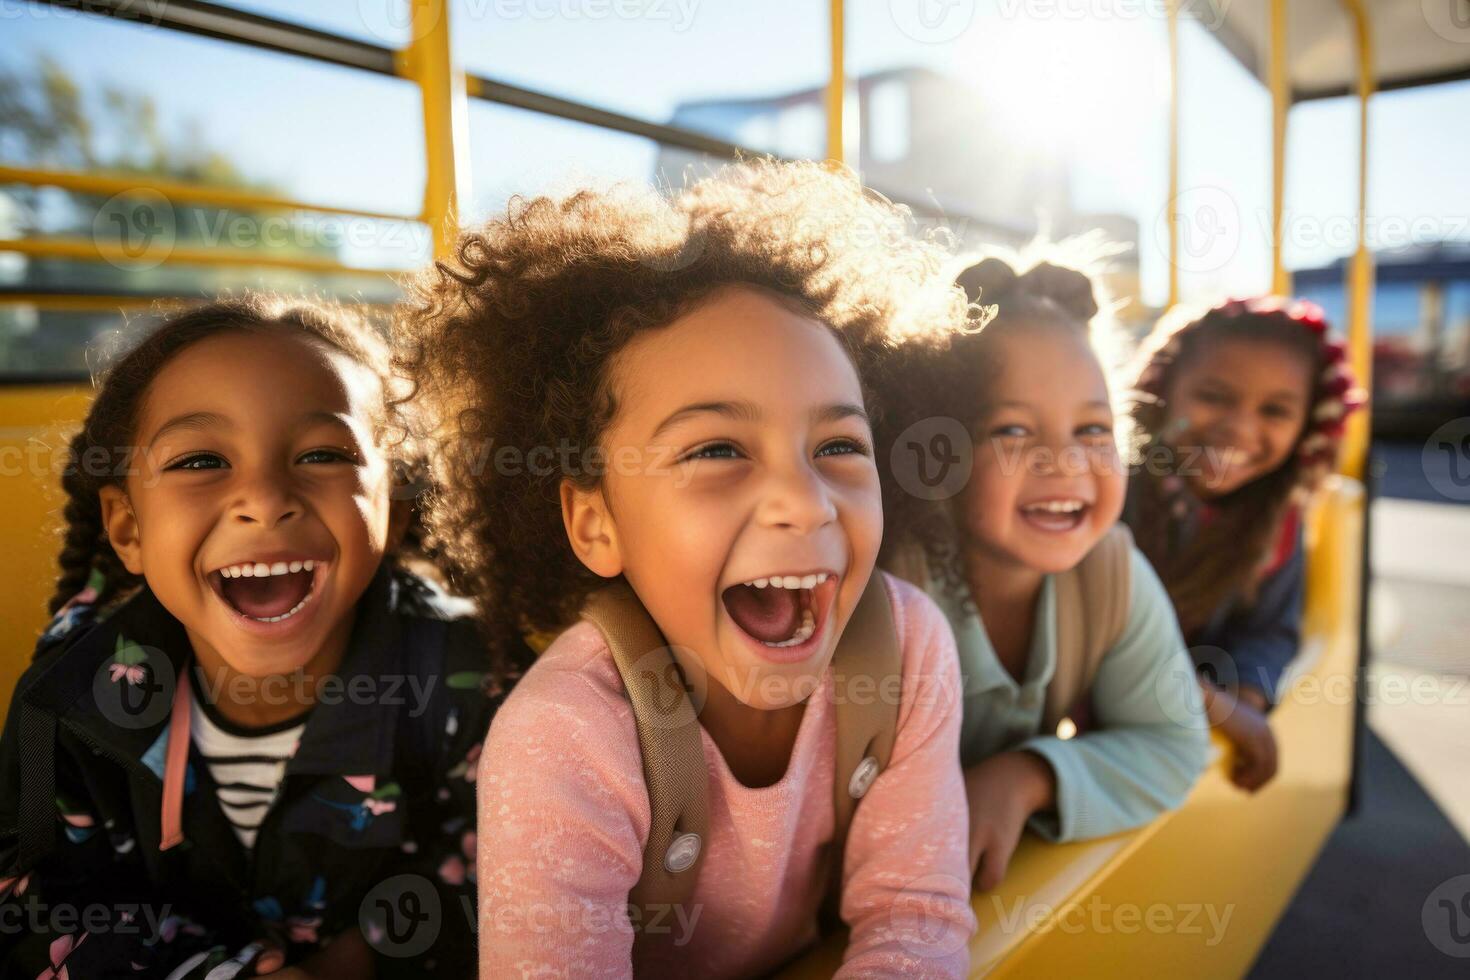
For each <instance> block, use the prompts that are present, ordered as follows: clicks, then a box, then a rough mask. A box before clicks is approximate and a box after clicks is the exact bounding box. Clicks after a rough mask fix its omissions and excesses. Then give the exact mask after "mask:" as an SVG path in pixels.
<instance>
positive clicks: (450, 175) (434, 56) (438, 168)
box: [399, 0, 470, 259]
mask: <svg viewBox="0 0 1470 980" xmlns="http://www.w3.org/2000/svg"><path fill="white" fill-rule="evenodd" d="M405 2H407V3H408V4H409V9H410V12H411V22H410V23H411V27H410V41H409V44H408V47H407V48H404V49H403V51H401V52H400V53H399V74H401V75H403V76H404V77H406V78H409V79H411V80H413V81H414V82H417V83H418V86H419V91H420V93H421V95H422V100H423V110H424V151H425V158H424V159H425V164H426V166H425V177H424V210H423V220H424V223H425V224H427V225H428V226H429V229H430V231H431V232H432V233H433V236H434V257H435V258H436V259H438V258H444V257H446V256H448V255H450V254H451V253H452V252H453V251H454V241H455V238H456V236H457V235H458V232H459V229H458V218H459V207H460V204H461V202H462V201H464V200H467V199H468V197H469V172H470V171H469V165H468V152H467V151H468V147H469V109H468V106H467V103H466V101H465V79H464V72H463V71H462V70H460V67H459V65H458V64H457V63H456V62H455V60H454V50H453V46H452V44H451V43H450V37H449V10H448V4H447V2H446V0H405Z"/></svg>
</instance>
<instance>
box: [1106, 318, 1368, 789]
mask: <svg viewBox="0 0 1470 980" xmlns="http://www.w3.org/2000/svg"><path fill="white" fill-rule="evenodd" d="M1140 363H1141V367H1140V369H1139V372H1138V375H1137V382H1136V384H1135V397H1134V407H1133V411H1132V416H1133V421H1134V425H1135V431H1136V436H1137V439H1138V447H1137V453H1138V460H1137V463H1138V465H1137V469H1136V472H1135V475H1134V476H1133V478H1132V480H1131V481H1130V483H1129V487H1128V506H1127V513H1126V520H1127V521H1128V523H1129V524H1130V525H1131V526H1132V528H1133V533H1134V535H1135V537H1136V538H1137V540H1138V544H1139V547H1141V548H1142V549H1143V551H1144V553H1145V554H1146V555H1148V557H1149V560H1150V561H1151V562H1152V563H1153V565H1154V567H1155V568H1156V569H1157V570H1158V573H1159V575H1160V577H1161V578H1162V579H1163V581H1164V584H1165V586H1166V587H1167V588H1168V590H1169V596H1170V598H1171V599H1172V600H1173V603H1174V608H1175V610H1176V612H1177V613H1178V615H1179V622H1180V624H1181V625H1182V626H1183V628H1184V634H1185V636H1186V637H1188V638H1189V642H1190V644H1191V647H1192V652H1193V653H1194V655H1195V659H1196V661H1197V662H1198V663H1199V666H1200V668H1201V671H1202V673H1205V674H1206V675H1207V676H1206V677H1205V678H1202V680H1201V683H1202V684H1203V687H1204V691H1205V695H1206V701H1207V705H1208V710H1209V715H1210V719H1211V722H1212V724H1214V725H1216V726H1217V727H1218V728H1219V729H1220V730H1221V731H1222V732H1223V733H1224V734H1225V735H1226V737H1228V738H1229V739H1230V741H1231V742H1232V743H1233V744H1234V746H1235V748H1236V756H1235V762H1234V768H1233V771H1232V778H1233V779H1234V781H1235V783H1236V784H1237V785H1239V786H1241V787H1242V788H1244V789H1248V790H1251V791H1254V790H1257V789H1259V788H1260V787H1261V786H1263V785H1265V784H1266V783H1267V782H1269V781H1270V779H1271V778H1272V777H1273V776H1274V775H1275V773H1276V767H1277V754H1276V742H1275V739H1274V737H1273V736H1272V734H1271V728H1270V726H1269V724H1267V720H1266V715H1267V713H1268V712H1269V711H1270V709H1271V706H1272V705H1273V704H1274V703H1275V701H1276V698H1277V696H1278V693H1279V692H1278V688H1279V685H1280V682H1281V676H1282V673H1283V672H1284V671H1285V669H1286V667H1287V665H1288V664H1289V663H1290V661H1291V660H1292V658H1293V657H1295V656H1296V652H1297V646H1298V643H1299V639H1300V625H1301V613H1302V579H1303V556H1302V544H1301V513H1302V506H1303V505H1304V504H1305V503H1306V501H1307V500H1308V499H1309V498H1310V496H1311V494H1312V492H1313V491H1314V490H1315V489H1316V488H1317V487H1318V486H1319V485H1320V483H1321V481H1322V479H1323V477H1324V476H1326V474H1327V473H1328V472H1329V471H1330V470H1331V468H1332V465H1333V463H1334V462H1335V460H1336V459H1337V451H1338V445H1339V442H1340V441H1341V437H1342V433H1343V430H1344V426H1345V423H1346V420H1347V416H1348V415H1349V414H1350V413H1351V412H1352V411H1353V410H1354V409H1355V408H1356V407H1358V406H1359V405H1360V404H1362V402H1363V393H1362V392H1361V391H1360V390H1359V389H1358V388H1357V386H1356V385H1355V384H1354V382H1353V377H1352V371H1351V369H1350V368H1349V366H1348V362H1347V355H1346V350H1345V348H1344V346H1343V344H1342V342H1341V341H1339V340H1335V339H1331V338H1329V337H1328V327H1327V322H1326V320H1325V319H1324V318H1323V315H1322V310H1321V309H1320V308H1319V307H1317V306H1316V305H1315V304H1312V303H1308V302H1302V301H1297V302H1291V301H1288V300H1285V299H1282V298H1280V297H1275V296H1266V297H1259V298H1255V299H1246V300H1232V301H1230V302H1228V303H1224V304H1222V305H1220V306H1217V307H1215V308H1214V309H1212V310H1209V311H1208V312H1206V313H1205V314H1204V315H1202V316H1195V317H1190V316H1188V315H1183V314H1181V315H1175V316H1171V317H1166V318H1165V319H1164V320H1162V321H1160V323H1159V324H1158V326H1157V327H1156V328H1155V330H1154V331H1153V333H1152V334H1151V335H1150V336H1149V338H1148V339H1147V341H1146V342H1145V344H1144V347H1143V349H1142V351H1141V353H1140Z"/></svg>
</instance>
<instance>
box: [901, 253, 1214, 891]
mask: <svg viewBox="0 0 1470 980" xmlns="http://www.w3.org/2000/svg"><path fill="white" fill-rule="evenodd" d="M959 282H960V283H961V284H962V285H963V286H964V287H965V289H966V292H967V293H968V295H969V297H970V299H972V300H975V301H977V302H979V303H981V304H986V305H988V306H991V307H993V308H994V311H995V316H994V319H992V320H991V321H990V322H989V323H987V324H985V325H984V326H983V327H982V328H980V329H979V330H973V329H966V330H957V331H950V332H943V333H940V334H937V335H935V336H925V337H920V338H919V339H917V340H916V341H914V342H911V343H909V344H906V345H905V347H904V348H903V349H902V350H901V351H900V353H899V354H898V355H896V356H894V357H892V358H890V359H889V363H890V364H891V365H893V368H892V370H890V371H888V372H886V373H885V374H884V376H883V379H882V381H881V382H880V389H879V393H878V396H879V398H880V400H882V401H883V402H884V403H885V405H886V406H887V407H888V408H889V412H888V414H887V416H886V422H885V425H884V426H883V427H882V431H880V433H879V445H880V452H891V453H893V454H894V458H895V464H896V465H895V469H894V470H893V473H894V474H895V477H897V479H896V481H895V484H896V485H891V486H885V488H884V498H885V504H886V505H887V508H888V513H889V521H888V533H887V537H886V538H885V541H884V551H885V559H884V560H885V562H886V564H885V566H884V567H887V568H891V569H893V570H895V571H897V572H898V573H899V574H901V575H904V576H906V577H908V578H910V580H912V581H914V582H917V583H920V584H922V585H923V586H924V587H925V588H926V589H927V590H928V592H929V594H930V595H931V596H933V597H934V598H935V599H936V600H937V601H938V602H939V604H940V606H941V608H942V609H943V610H944V611H945V613H946V615H947V617H948V619H949V623H950V626H951V627H953V629H954V632H955V640H956V643H957V645H958V651H959V657H960V667H961V670H962V672H963V675H964V683H965V705H964V723H963V729H962V735H961V741H960V758H961V761H962V763H963V765H964V770H965V788H966V796H967V797H968V799H969V811H970V831H969V834H970V853H969V858H970V870H971V872H972V873H973V874H975V876H976V877H975V881H976V886H977V887H978V888H980V889H982V890H984V889H990V888H993V887H995V886H996V885H997V884H999V883H1000V881H1001V880H1002V878H1003V877H1004V875H1005V872H1006V869H1007V866H1008V865H1009V863H1010V859H1011V856H1012V854H1013V852H1014V850H1015V848H1016V845H1017V843H1018V841H1019V839H1020V837H1021V834H1022V832H1023V830H1024V829H1025V828H1026V827H1027V826H1028V825H1029V826H1030V827H1031V828H1033V829H1034V830H1035V831H1036V832H1038V833H1039V834H1040V835H1041V836H1042V837H1044V838H1046V839H1048V840H1053V841H1071V840H1080V839H1086V838H1090V837H1098V836H1103V835H1106V834H1111V833H1116V832H1118V831H1121V830H1125V829H1128V828H1131V827H1136V826H1138V825H1140V824H1143V823H1145V822H1147V821H1148V820H1150V819H1152V818H1153V817H1155V816H1157V815H1158V814H1159V813H1161V812H1163V811H1164V810H1165V809H1168V808H1170V807H1173V806H1176V805H1178V804H1179V803H1181V802H1182V801H1183V799H1184V797H1185V795H1186V794H1187V792H1188V791H1189V789H1190V787H1191V786H1192V785H1193V783H1194V781H1195V778H1196V777H1197V776H1198V775H1199V773H1200V771H1201V770H1202V769H1203V767H1204V764H1205V759H1206V751H1207V738H1206V728H1205V725H1204V721H1203V717H1202V715H1201V709H1200V705H1199V695H1198V691H1197V690H1196V689H1195V687H1194V685H1193V684H1192V683H1191V684H1188V685H1187V686H1185V685H1183V684H1180V683H1177V682H1176V681H1177V679H1178V678H1180V677H1183V678H1188V677H1190V676H1192V675H1191V671H1190V666H1189V660H1188V656H1187V654H1186V652H1185V647H1184V641H1183V639H1182V638H1181V637H1180V635H1179V627H1178V625H1177V624H1176V622H1175V620H1174V614H1173V610H1172V609H1171V608H1170V606H1169V599H1168V595H1167V593H1166V592H1165V591H1164V589H1163V586H1162V585H1160V584H1159V581H1158V578H1157V576H1155V575H1154V573H1153V570H1152V569H1151V568H1150V567H1149V565H1148V562H1147V561H1146V560H1145V559H1144V558H1143V556H1142V555H1140V554H1139V553H1138V551H1137V549H1135V548H1133V547H1132V544H1131V542H1130V541H1129V539H1128V536H1127V532H1126V530H1124V529H1122V528H1119V527H1117V526H1116V521H1117V518H1118V515H1119V512H1120V511H1121V510H1122V506H1123V496H1124V486H1125V474H1124V468H1123V464H1122V462H1121V460H1120V458H1119V454H1118V450H1117V444H1116V441H1115V438H1114V431H1113V421H1114V419H1113V408H1112V400H1111V397H1110V394H1109V387H1108V383H1107V378H1106V374H1105V371H1104V369H1103V364H1102V362H1101V359H1100V358H1099V354H1098V351H1099V349H1105V348H1106V346H1107V344H1106V342H1105V341H1106V337H1105V335H1104V329H1103V328H1104V323H1102V322H1099V323H1096V324H1094V323H1093V321H1094V319H1096V320H1098V321H1103V320H1104V319H1105V318H1103V317H1100V316H1099V315H1098V313H1099V309H1098V304H1097V302H1096V300H1095V298H1094V294H1093V286H1092V282H1091V281H1090V279H1089V278H1088V277H1087V276H1086V275H1084V274H1083V273H1081V272H1078V271H1076V270H1074V269H1071V268H1065V267H1062V266H1059V265H1054V264H1051V263H1049V262H1042V263H1040V264H1038V265H1035V266H1034V267H1032V268H1031V269H1030V270H1029V271H1026V272H1025V273H1024V274H1019V275H1018V274H1017V272H1016V271H1015V269H1014V268H1013V267H1012V266H1011V264H1010V263H1009V262H1007V261H1005V260H1004V259H1002V258H999V257H990V258H986V259H985V260H984V261H982V262H980V263H978V264H976V265H974V266H971V267H970V268H968V269H966V270H965V271H964V272H963V273H961V274H960V276H959ZM940 422H943V423H947V424H948V425H949V427H950V428H952V429H953V430H954V433H955V435H953V436H952V437H951V438H950V439H949V440H948V443H949V444H950V445H951V446H952V445H953V444H955V443H959V442H963V449H964V450H968V452H963V453H959V454H955V453H951V454H952V455H954V456H956V458H959V457H961V456H963V457H968V458H969V459H970V460H971V462H970V468H969V471H968V476H967V478H966V479H964V480H963V482H961V481H958V480H957V481H955V483H954V485H953V486H951V487H949V488H948V490H946V491H945V492H936V493H926V492H923V491H919V490H918V489H917V488H916V487H915V486H914V485H913V484H912V482H911V481H905V480H903V479H902V475H903V474H904V472H905V471H904V469H903V468H901V467H899V466H897V463H898V462H899V461H900V460H901V459H903V458H904V457H905V454H908V453H911V452H922V451H923V450H924V446H925V445H926V444H929V445H939V444H937V443H932V442H930V441H928V440H926V439H924V438H923V437H922V436H921V437H920V438H917V439H916V438H915V437H914V434H915V433H923V432H925V431H926V430H932V431H937V429H935V426H936V425H937V424H938V423H940ZM957 472H958V473H960V474H962V475H963V474H964V472H965V471H964V469H963V468H961V469H959V470H957ZM916 491H917V492H916Z"/></svg>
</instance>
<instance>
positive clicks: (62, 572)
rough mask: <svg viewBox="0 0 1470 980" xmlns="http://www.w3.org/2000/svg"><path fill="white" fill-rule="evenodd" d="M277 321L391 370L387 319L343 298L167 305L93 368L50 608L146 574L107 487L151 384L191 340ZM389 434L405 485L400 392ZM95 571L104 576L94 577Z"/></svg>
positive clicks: (68, 484) (70, 465) (120, 473)
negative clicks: (108, 507)
mask: <svg viewBox="0 0 1470 980" xmlns="http://www.w3.org/2000/svg"><path fill="white" fill-rule="evenodd" d="M267 330H277V331H285V332H290V333H299V334H305V335H307V336H309V337H311V338H313V339H315V340H317V341H319V342H321V343H323V344H326V345H327V346H329V347H331V348H333V349H335V350H338V351H341V352H342V353H344V354H346V355H347V356H349V357H351V358H352V359H353V360H354V361H356V362H357V363H359V364H361V365H363V366H364V367H365V368H367V369H368V370H369V371H370V372H372V373H374V374H376V375H377V376H378V377H380V378H384V379H387V378H389V377H390V375H389V367H390V359H389V351H388V344H387V341H386V338H385V337H384V336H383V332H382V331H381V329H380V328H379V327H378V326H377V325H375V324H373V323H372V322H371V321H370V320H368V319H367V318H366V317H365V316H363V315H362V314H360V313H358V312H356V311H354V310H352V309H350V308H348V307H346V306H342V305H338V304H332V303H326V302H317V301H309V300H304V299H296V298H286V297H277V296H270V295H266V294H255V293H252V294H245V295H242V296H239V297H231V298H225V299H219V300H215V301H213V302H209V303H204V304H201V305H198V306H193V307H190V308H187V309H185V310H183V311H176V312H173V313H171V314H166V315H165V316H164V318H163V320H162V322H161V323H159V324H158V325H157V326H156V327H155V328H154V329H153V330H152V331H151V332H149V333H148V334H147V335H146V336H144V337H143V338H142V339H141V340H140V341H138V342H137V344H136V345H135V346H133V347H132V348H131V349H130V350H128V351H127V352H126V353H125V354H123V355H122V356H120V357H119V358H118V359H117V360H116V361H114V362H113V363H112V364H111V365H110V366H108V367H107V368H106V369H105V370H103V371H102V372H100V373H99V374H98V375H97V377H96V378H94V385H95V387H96V391H97V393H96V395H95V397H94V398H93V399H92V404H91V406H90V407H89V408H88V410H87V416H86V418H85V419H84V420H83V422H82V427H81V430H80V431H79V432H77V434H76V435H75V436H73V437H72V439H71V441H70V443H69V444H68V447H67V452H66V460H65V466H64V469H63V471H62V478H61V485H62V489H63V490H64V491H65V492H66V504H65V507H64V509H63V511H62V517H63V520H64V522H65V527H64V529H63V531H62V548H61V553H60V555H59V556H58V558H57V563H58V565H59V573H58V575H57V579H56V587H55V589H54V591H53V593H52V596H51V600H50V602H49V603H48V608H49V610H50V612H51V613H52V614H55V613H56V612H58V611H59V610H60V609H61V607H62V606H64V605H65V604H66V603H67V601H68V600H70V599H71V598H72V597H73V596H75V595H76V594H77V593H78V592H80V591H81V590H82V589H83V587H84V586H86V585H87V584H88V582H89V580H93V581H99V580H100V587H99V588H98V590H97V591H98V596H97V599H96V601H97V602H98V603H103V602H106V601H108V599H110V598H112V597H115V596H118V595H120V594H121V593H123V592H125V591H127V590H129V589H131V588H133V587H134V586H138V585H141V584H142V580H141V578H139V577H138V576H136V575H133V574H132V573H131V572H129V571H128V570H127V568H125V567H124V566H123V563H122V560H121V559H120V558H118V555H117V552H115V551H114V550H113V548H112V545H111V544H110V543H109V542H108V540H107V535H106V531H105V528H104V525H103V521H102V504H101V499H100V494H99V491H100V490H101V489H102V488H103V487H104V486H118V487H122V486H123V485H124V482H125V478H126V474H127V471H128V470H129V469H130V467H131V456H132V447H133V446H134V444H135V442H136V432H135V429H136V426H137V423H138V415H139V410H140V408H141V407H142V404H143V400H144V398H145V397H146V396H147V394H148V388H149V385H151V384H152V382H153V379H154V378H156V377H157V376H158V373H159V372H160V371H161V370H163V368H164V367H165V366H166V365H167V364H168V363H169V362H170V361H171V360H173V358H174V357H176V356H177V355H178V354H179V353H180V352H181V351H183V350H184V349H186V348H188V347H190V346H192V345H194V344H197V343H199V342H200V341H203V340H207V339H208V338H210V337H215V336H218V335H220V334H223V333H228V332H238V331H267ZM375 421H377V422H378V423H379V427H378V431H379V434H380V435H381V436H383V437H384V438H385V441H386V440H387V439H388V437H389V435H390V434H392V433H396V438H395V439H394V441H395V442H396V447H395V451H394V454H393V455H394V465H395V468H396V469H397V476H398V480H399V483H400V485H403V484H406V483H410V481H412V480H414V479H416V478H417V474H418V473H419V471H420V470H422V468H423V464H422V460H420V459H419V458H418V457H417V455H416V454H415V452H414V451H413V449H412V446H413V443H412V441H411V440H409V439H407V438H406V436H407V433H408V432H409V431H410V428H409V426H408V425H407V424H406V423H405V422H404V421H403V419H402V417H401V413H400V412H399V409H398V406H397V402H396V400H395V399H392V398H390V397H387V393H386V392H385V398H384V416H383V418H381V419H378V420H375ZM421 536H422V529H421V528H417V529H415V528H410V531H409V534H408V536H407V538H406V540H405V542H404V546H403V547H402V548H400V550H399V552H398V556H399V557H400V558H406V557H410V556H411V557H414V558H416V559H419V560H423V559H426V558H427V555H426V554H425V553H423V552H422V551H420V550H419V549H418V548H417V542H418V540H419V538H420V537H421ZM94 574H95V575H96V576H97V579H96V580H94V579H93V576H94Z"/></svg>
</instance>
